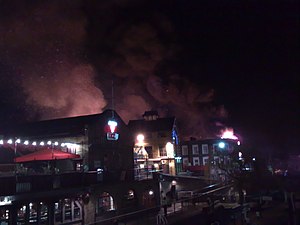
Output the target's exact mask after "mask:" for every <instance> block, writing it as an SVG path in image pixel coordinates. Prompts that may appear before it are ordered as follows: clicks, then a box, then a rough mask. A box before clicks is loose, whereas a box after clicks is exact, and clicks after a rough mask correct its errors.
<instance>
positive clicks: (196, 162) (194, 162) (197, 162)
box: [193, 157, 200, 166]
mask: <svg viewBox="0 0 300 225" xmlns="http://www.w3.org/2000/svg"><path fill="white" fill-rule="evenodd" d="M193 165H194V166H199V165H200V162H199V157H193Z"/></svg>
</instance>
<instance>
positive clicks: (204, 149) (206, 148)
mask: <svg viewBox="0 0 300 225" xmlns="http://www.w3.org/2000/svg"><path fill="white" fill-rule="evenodd" d="M202 154H203V155H207V154H208V144H203V145H202Z"/></svg>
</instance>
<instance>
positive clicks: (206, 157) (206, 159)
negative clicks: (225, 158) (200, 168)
mask: <svg viewBox="0 0 300 225" xmlns="http://www.w3.org/2000/svg"><path fill="white" fill-rule="evenodd" d="M202 161H203V165H207V164H208V156H204V157H203V158H202Z"/></svg>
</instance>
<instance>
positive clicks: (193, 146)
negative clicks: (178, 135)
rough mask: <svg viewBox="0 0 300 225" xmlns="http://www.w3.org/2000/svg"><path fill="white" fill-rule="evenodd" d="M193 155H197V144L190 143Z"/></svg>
mask: <svg viewBox="0 0 300 225" xmlns="http://www.w3.org/2000/svg"><path fill="white" fill-rule="evenodd" d="M192 150H193V155H199V148H198V145H192Z"/></svg>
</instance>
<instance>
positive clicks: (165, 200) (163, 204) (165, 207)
mask: <svg viewBox="0 0 300 225" xmlns="http://www.w3.org/2000/svg"><path fill="white" fill-rule="evenodd" d="M162 206H163V209H164V215H165V216H167V215H168V203H167V198H166V197H163V200H162Z"/></svg>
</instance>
